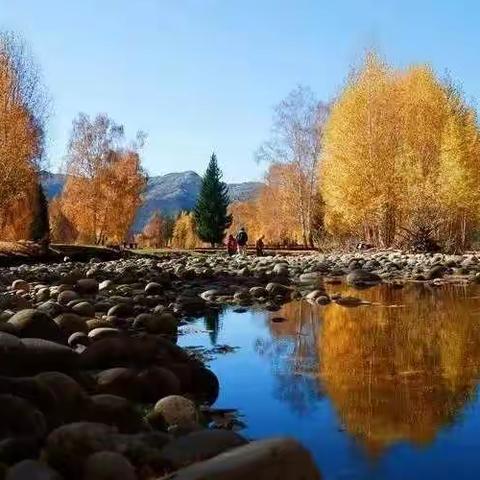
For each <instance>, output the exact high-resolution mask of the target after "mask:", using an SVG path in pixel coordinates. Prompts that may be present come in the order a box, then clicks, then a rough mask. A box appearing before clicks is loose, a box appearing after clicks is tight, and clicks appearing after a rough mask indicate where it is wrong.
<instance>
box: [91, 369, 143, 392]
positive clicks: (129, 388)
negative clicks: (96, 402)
mask: <svg viewBox="0 0 480 480" xmlns="http://www.w3.org/2000/svg"><path fill="white" fill-rule="evenodd" d="M96 380H97V391H98V392H99V393H109V394H111V395H119V396H120V397H124V398H129V399H134V398H135V397H136V395H137V383H136V382H137V372H136V371H135V370H134V369H132V368H125V367H117V368H110V369H108V370H104V371H103V372H100V373H99V374H98V375H97V379H96Z"/></svg>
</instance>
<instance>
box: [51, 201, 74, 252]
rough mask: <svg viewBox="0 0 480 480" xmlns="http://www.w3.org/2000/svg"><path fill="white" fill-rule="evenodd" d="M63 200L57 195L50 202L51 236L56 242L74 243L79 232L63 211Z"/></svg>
mask: <svg viewBox="0 0 480 480" xmlns="http://www.w3.org/2000/svg"><path fill="white" fill-rule="evenodd" d="M61 202H62V198H61V197H55V198H54V199H53V200H51V201H50V204H49V209H48V213H49V224H50V238H51V240H52V242H56V243H73V242H74V241H75V240H76V238H77V237H78V232H77V230H76V229H75V226H74V225H73V224H72V223H71V222H70V221H69V219H68V218H67V217H66V216H65V214H64V213H63V208H62V204H61Z"/></svg>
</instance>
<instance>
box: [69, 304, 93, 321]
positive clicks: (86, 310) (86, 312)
mask: <svg viewBox="0 0 480 480" xmlns="http://www.w3.org/2000/svg"><path fill="white" fill-rule="evenodd" d="M72 310H73V311H74V312H75V313H76V314H78V315H81V316H83V317H94V316H95V307H94V306H93V305H92V304H91V303H89V302H80V303H77V304H76V305H74V306H73V307H72Z"/></svg>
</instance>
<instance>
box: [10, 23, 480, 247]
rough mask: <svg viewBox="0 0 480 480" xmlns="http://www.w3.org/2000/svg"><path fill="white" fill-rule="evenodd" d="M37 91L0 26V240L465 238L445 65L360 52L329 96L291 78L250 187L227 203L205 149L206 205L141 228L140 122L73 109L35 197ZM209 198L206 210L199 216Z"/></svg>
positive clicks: (19, 41)
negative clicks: (48, 180) (239, 235)
mask: <svg viewBox="0 0 480 480" xmlns="http://www.w3.org/2000/svg"><path fill="white" fill-rule="evenodd" d="M50 103H51V101H50V98H49V95H48V93H47V88H46V87H45V85H43V83H42V75H41V72H40V68H39V66H38V65H37V63H36V61H35V59H34V58H33V56H32V55H31V53H30V49H29V47H28V45H27V44H26V42H25V40H24V39H23V38H22V37H21V36H20V35H18V34H16V33H12V32H3V33H0V158H1V159H2V161H1V162H0V178H1V180H0V239H1V240H3V241H18V240H33V241H37V242H41V241H44V242H50V241H52V242H56V243H82V244H97V245H98V244H101V245H121V244H122V243H124V242H135V243H137V244H138V245H140V246H142V247H145V248H165V247H173V248H180V249H191V248H195V247H198V246H201V245H204V244H212V245H218V244H221V243H222V241H223V238H224V237H225V235H226V234H227V233H230V232H236V231H238V229H239V228H240V227H241V226H244V227H245V228H246V229H247V231H248V232H249V236H250V239H251V240H254V239H256V238H259V237H260V236H264V237H265V241H266V243H267V244H268V245H272V246H292V245H302V246H305V247H315V248H320V249H328V248H348V247H349V246H351V245H353V244H354V243H357V242H359V241H363V242H367V243H368V244H371V245H374V246H378V247H381V248H388V247H397V248H407V249H413V250H419V251H428V250H439V249H442V250H444V251H449V252H450V251H464V250H466V249H469V248H472V247H473V246H475V242H476V240H477V236H478V232H479V222H480V208H479V207H480V205H479V202H480V190H479V188H478V184H479V179H480V178H479V177H480V169H479V168H478V166H479V160H480V139H479V127H478V120H477V113H476V110H475V108H474V106H473V105H472V104H471V103H469V102H468V101H467V100H466V98H465V96H464V95H463V93H462V91H461V88H460V87H459V86H458V85H457V84H456V83H455V82H454V81H453V80H452V79H451V78H449V77H448V76H446V77H440V76H439V75H437V74H436V73H435V72H434V70H433V69H432V68H430V67H429V66H428V65H425V64H419V65H410V66H407V67H406V68H402V69H399V68H395V67H393V66H391V65H389V64H388V63H387V62H386V60H384V59H383V58H381V57H380V56H378V55H377V54H375V53H374V52H369V53H367V54H366V55H365V56H364V58H363V59H362V60H361V62H360V63H359V66H357V67H356V68H352V70H351V72H350V74H349V76H348V78H347V79H346V80H345V82H344V85H343V87H342V88H341V89H340V90H339V91H338V93H337V95H336V96H335V98H333V99H330V100H329V101H325V102H323V101H319V100H318V99H317V98H316V97H315V94H314V93H313V91H312V90H311V89H309V88H308V87H304V86H297V87H295V88H294V89H293V90H292V91H291V92H290V93H289V94H288V95H287V96H286V97H285V99H284V100H282V101H281V102H280V103H279V104H278V105H277V106H276V107H275V108H274V111H273V118H272V127H271V134H270V137H269V138H268V139H266V140H265V142H263V143H262V144H261V145H260V146H259V148H258V149H257V151H256V152H255V156H256V158H257V160H258V161H259V162H261V163H262V164H263V165H265V168H266V173H265V178H264V182H263V184H262V185H263V186H262V187H261V188H260V189H259V191H258V192H257V194H256V195H255V197H254V198H251V199H249V200H247V201H242V202H238V201H237V202H233V203H230V204H229V201H228V198H227V197H226V190H225V184H224V183H223V182H222V175H221V170H220V168H219V166H218V163H217V159H216V157H215V155H212V159H214V164H215V165H214V167H215V168H213V167H212V161H213V160H212V159H211V161H210V165H209V169H208V170H207V172H206V174H205V176H204V185H203V187H204V192H207V190H208V188H210V193H208V194H207V197H208V198H209V199H210V200H209V202H210V204H209V203H208V201H206V200H205V198H207V197H204V198H203V204H202V199H201V198H200V199H199V201H198V205H197V208H196V209H195V210H193V211H191V212H186V211H185V212H180V213H179V214H178V215H177V216H176V217H170V216H168V215H166V214H165V213H164V212H161V211H157V212H155V213H154V214H153V215H152V217H151V218H150V220H149V222H148V223H147V225H146V226H145V228H144V230H143V231H142V232H135V231H133V230H132V225H133V223H134V219H135V215H136V212H137V210H138V208H139V207H140V206H141V205H142V198H143V197H142V196H143V193H144V190H145V186H146V182H147V178H148V175H147V172H146V171H145V169H144V167H143V166H142V148H143V146H144V143H145V142H146V141H148V140H147V135H146V134H145V133H144V132H138V133H137V135H136V137H135V138H134V139H127V138H126V135H125V129H124V126H123V124H121V123H117V122H116V121H115V120H113V119H112V118H110V117H109V116H108V115H107V114H105V113H99V114H96V115H93V116H90V115H88V114H85V113H79V114H78V115H77V116H76V117H75V118H74V119H73V121H72V128H71V133H70V139H69V141H68V144H67V145H66V155H65V158H64V161H63V163H62V172H64V173H65V175H66V182H65V185H64V188H63V191H62V192H61V193H60V194H59V195H58V196H57V197H55V198H54V199H53V200H51V201H50V202H48V201H47V199H46V198H45V194H44V192H43V189H42V186H41V182H40V175H41V172H42V171H43V170H45V169H46V168H47V167H48V165H47V164H46V163H47V162H46V155H45V151H46V148H47V146H48V145H47V141H46V138H47V135H46V134H47V125H48V121H49V116H50V115H51V108H50ZM214 157H215V158H214ZM221 162H228V158H222V159H220V163H221ZM212 168H213V170H212ZM209 172H210V173H209ZM212 179H213V180H212ZM212 181H213V182H214V183H213V184H212V183H210V184H209V185H210V186H208V185H207V184H208V182H212ZM212 185H213V186H212ZM212 189H213V190H212ZM214 193H215V194H214ZM212 202H213V203H212ZM202 205H203V206H202ZM212 205H213V207H212ZM209 208H213V209H214V210H215V209H217V210H218V211H217V212H210V213H209V214H208V215H210V217H209V216H208V215H206V213H205V212H206V211H207V210H208V209H209ZM202 212H203V215H202ZM218 212H220V214H219V215H217V213H218ZM206 218H212V219H213V218H215V219H216V220H211V221H210V223H211V222H214V223H215V222H217V224H216V225H214V226H212V225H211V224H209V223H208V222H209V220H205V219H206ZM219 218H220V220H219ZM279 219H281V221H279ZM205 222H207V223H205ZM214 230H215V231H214Z"/></svg>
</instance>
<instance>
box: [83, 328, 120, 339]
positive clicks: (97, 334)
mask: <svg viewBox="0 0 480 480" xmlns="http://www.w3.org/2000/svg"><path fill="white" fill-rule="evenodd" d="M121 333H122V332H121V331H120V330H119V329H118V328H112V327H98V328H94V329H92V330H90V331H89V332H88V338H90V340H92V341H98V340H101V339H102V338H107V337H116V336H118V335H120V334H121Z"/></svg>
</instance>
